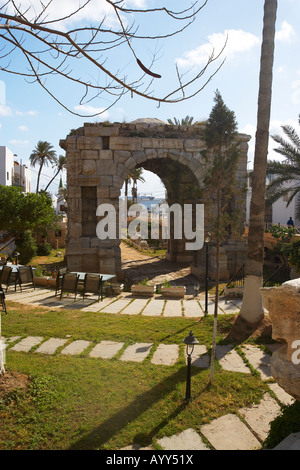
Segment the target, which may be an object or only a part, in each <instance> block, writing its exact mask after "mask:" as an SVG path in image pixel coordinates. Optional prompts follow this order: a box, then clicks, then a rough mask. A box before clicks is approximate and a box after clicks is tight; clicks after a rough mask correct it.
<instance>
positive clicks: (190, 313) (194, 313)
mask: <svg viewBox="0 0 300 470" xmlns="http://www.w3.org/2000/svg"><path fill="white" fill-rule="evenodd" d="M182 305H183V308H184V316H185V317H196V318H197V317H203V316H204V311H203V310H202V308H201V307H200V305H199V303H198V302H197V300H194V299H190V300H183V302H182Z"/></svg>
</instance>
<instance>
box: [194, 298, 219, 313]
mask: <svg viewBox="0 0 300 470" xmlns="http://www.w3.org/2000/svg"><path fill="white" fill-rule="evenodd" d="M199 303H200V305H201V307H202V308H203V312H204V311H205V300H204V299H200V300H199ZM214 311H215V303H214V302H213V301H212V300H208V302H207V315H213V314H214ZM222 314H223V315H224V312H223V311H222V310H221V309H220V308H218V315H222Z"/></svg>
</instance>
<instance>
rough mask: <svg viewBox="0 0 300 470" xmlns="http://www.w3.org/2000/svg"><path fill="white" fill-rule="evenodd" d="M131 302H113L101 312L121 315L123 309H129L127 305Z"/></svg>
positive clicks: (121, 300)
mask: <svg viewBox="0 0 300 470" xmlns="http://www.w3.org/2000/svg"><path fill="white" fill-rule="evenodd" d="M130 302H131V300H129V299H127V300H126V299H118V300H116V301H115V302H112V303H111V304H109V305H106V306H105V307H104V308H102V309H101V310H100V312H105V313H119V312H120V311H121V310H123V308H125V307H127V305H128V304H129V303H130Z"/></svg>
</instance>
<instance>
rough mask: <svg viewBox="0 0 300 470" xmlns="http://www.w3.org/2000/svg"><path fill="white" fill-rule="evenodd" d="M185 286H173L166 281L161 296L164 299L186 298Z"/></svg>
mask: <svg viewBox="0 0 300 470" xmlns="http://www.w3.org/2000/svg"><path fill="white" fill-rule="evenodd" d="M185 292H186V287H185V286H171V285H170V283H169V282H168V281H165V282H164V283H163V285H162V286H161V294H162V296H163V297H175V298H179V299H182V298H183V297H184V296H185Z"/></svg>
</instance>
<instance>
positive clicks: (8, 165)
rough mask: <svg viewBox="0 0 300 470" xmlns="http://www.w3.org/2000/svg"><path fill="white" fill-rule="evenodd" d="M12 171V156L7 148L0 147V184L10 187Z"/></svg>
mask: <svg viewBox="0 0 300 470" xmlns="http://www.w3.org/2000/svg"><path fill="white" fill-rule="evenodd" d="M13 171H14V154H13V153H12V152H11V151H10V150H9V149H8V148H7V147H3V146H0V184H2V185H3V186H11V185H12V181H13Z"/></svg>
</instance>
